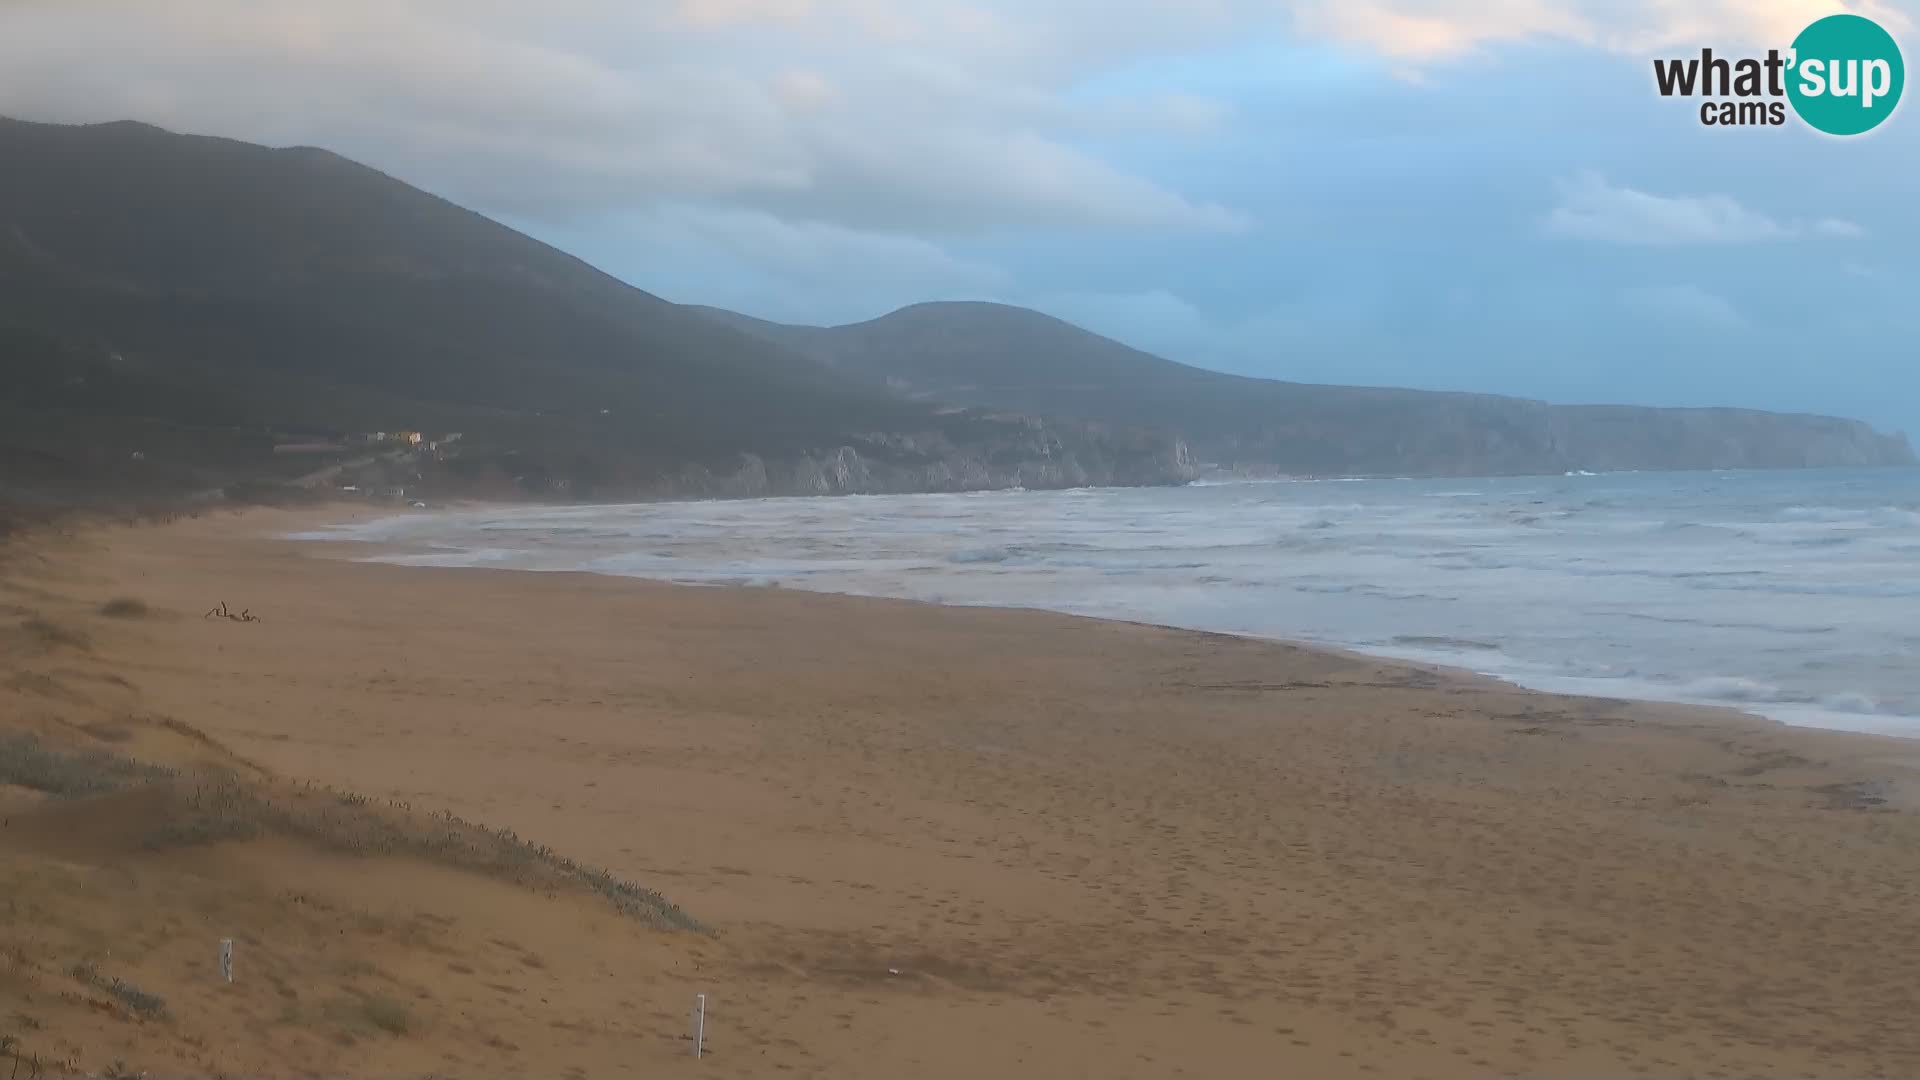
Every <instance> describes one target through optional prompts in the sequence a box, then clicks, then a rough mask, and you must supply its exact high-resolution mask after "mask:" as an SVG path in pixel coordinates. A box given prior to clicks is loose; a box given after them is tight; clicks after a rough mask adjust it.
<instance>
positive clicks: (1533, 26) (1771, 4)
mask: <svg viewBox="0 0 1920 1080" xmlns="http://www.w3.org/2000/svg"><path fill="white" fill-rule="evenodd" d="M1845 11H1852V12H1854V13H1856V14H1860V15H1866V16H1868V17H1870V18H1874V19H1877V20H1879V21H1880V22H1881V23H1882V25H1885V26H1887V27H1888V28H1889V29H1890V30H1893V31H1894V32H1895V33H1900V32H1903V31H1905V30H1908V29H1911V27H1912V20H1911V19H1909V18H1908V17H1907V15H1906V14H1905V13H1904V12H1902V11H1900V10H1899V9H1898V8H1896V7H1894V6H1892V5H1890V4H1887V3H1883V2H1878V0H1862V2H1856V3H1842V2H1840V0H1308V2H1304V3H1301V4H1299V5H1298V18H1299V22H1300V25H1301V27H1302V28H1304V29H1306V30H1307V31H1309V32H1311V33H1314V34H1317V35H1321V36H1324V37H1327V38H1331V39H1333V40H1336V41H1341V42H1345V43H1348V44H1351V45H1355V46H1359V47H1363V48H1366V49H1368V50H1371V51H1373V52H1377V53H1380V54H1382V55H1385V56H1388V57H1392V58H1395V59H1398V60H1403V61H1409V62H1415V63H1421V62H1427V63H1431V62H1443V61H1447V60H1453V59H1457V58H1459V57H1462V56H1465V55H1467V54H1470V53H1473V52H1476V51H1480V50H1482V49H1484V48H1486V47H1488V46H1491V45H1499V44H1505V43H1514V42H1526V41H1543V40H1544V41H1567V42H1573V43H1575V44H1579V45H1585V46H1589V47H1592V48H1598V49H1605V50H1608V51H1612V52H1622V53H1629V54H1633V55H1641V54H1644V53H1646V52H1648V51H1649V50H1652V49H1659V48H1667V47H1672V46H1683V47H1686V46H1691V47H1699V46H1703V45H1719V46H1722V47H1735V46H1753V45H1761V46H1769V45H1772V46H1784V45H1786V44H1787V43H1788V42H1789V41H1792V40H1793V37H1794V35H1795V34H1797V33H1799V32H1800V30H1801V29H1803V28H1804V27H1806V25H1807V24H1808V23H1811V22H1813V21H1814V20H1815V19H1819V18H1822V17H1824V16H1827V15H1833V14H1838V13H1840V12H1845ZM1413 70H1414V71H1416V72H1417V71H1418V68H1417V67H1416V68H1414V69H1413Z"/></svg>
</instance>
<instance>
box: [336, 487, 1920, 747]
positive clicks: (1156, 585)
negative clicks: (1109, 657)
mask: <svg viewBox="0 0 1920 1080" xmlns="http://www.w3.org/2000/svg"><path fill="white" fill-rule="evenodd" d="M302 535H303V536H304V537H309V538H324V539H330V540H339V539H354V540H365V541H372V542H378V543H382V544H387V545H401V547H402V550H398V551H395V550H393V549H386V550H385V551H383V552H382V553H379V554H374V555H370V556H369V557H370V558H374V559H378V560H381V561H387V562H397V563H411V564H421V565H434V566H491V567H511V568H518V569H528V570H587V571H592V572H595V573H602V574H615V575H627V576H633V577H643V578H654V579H659V580H662V581H673V582H683V583H691V584H708V585H712V584H739V585H763V586H764V585H777V586H781V587H786V588H799V589H812V590H819V591H823V592H836V593H853V594H859V595H870V596H891V597H902V598H908V599H916V600H928V601H936V602H939V603H945V604H992V605H1004V606H1010V607H1033V608H1045V609H1050V610H1054V611H1063V612H1070V613H1075V614H1082V615H1095V616H1104V617H1112V618H1122V619H1132V620H1138V621H1142V622H1152V623H1162V624H1167V625H1172V626H1181V627H1189V628H1194V629H1204V630H1214V631H1221V632H1226V633H1235V634H1246V635H1252V636H1258V637H1270V638H1283V639H1290V640H1301V641H1310V642H1319V643H1325V644H1329V645H1336V646H1341V647H1344V648H1349V649H1355V650H1359V651H1363V652H1368V653H1374V654H1378V655H1382V656H1390V657H1399V658H1404V659H1410V660H1418V661H1423V662H1429V663H1438V664H1446V665H1450V666H1454V667H1461V668H1468V669H1471V670H1473V671H1477V672H1481V673H1484V674H1487V675H1492V676H1497V677H1499V678H1503V679H1507V680H1510V681H1512V682H1515V683H1519V684H1521V685H1525V686H1530V687H1535V688H1539V689H1544V690H1555V691H1564V692H1569V693H1579V694H1594V695H1601V696H1607V697H1626V698H1642V699H1651V700H1660V701H1676V702H1688V703H1696V704H1707V705H1726V706H1734V707H1738V708H1741V709H1745V710H1748V711H1750V712H1755V713H1759V714H1762V715H1765V716H1769V717H1773V718H1775V719H1778V720H1781V721H1783V722H1786V723H1790V724H1798V725H1806V726H1812V727H1823V728H1837V729H1846V730H1854V731H1867V732H1878V733H1883V734H1896V735H1907V736H1920V470H1916V469H1880V470H1859V471H1806V472H1716V473H1635V474H1614V475H1600V476H1589V475H1574V476H1564V477H1519V478H1500V479H1484V480H1457V479H1450V480H1353V481H1286V482H1262V483H1220V484H1196V485H1192V486H1188V487H1184V488H1153V489H1141V488H1136V489H1098V490H1075V491H1050V492H1025V491H1006V492H985V493H977V494H964V495H883V496H847V497H840V498H783V499H757V500H748V501H708V502H682V503H648V504H638V505H623V506H574V507H514V508H495V509H485V510H459V511H438V512H414V513H409V514H403V515H399V516H395V517H391V518H385V519H381V520H377V521H373V522H368V523H363V524H359V525H354V526H348V527H343V528H340V529H333V530H326V531H324V532H321V533H308V534H302Z"/></svg>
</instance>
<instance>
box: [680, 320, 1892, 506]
mask: <svg viewBox="0 0 1920 1080" xmlns="http://www.w3.org/2000/svg"><path fill="white" fill-rule="evenodd" d="M702 310H704V311H705V312H706V313H707V315H708V316H709V317H710V318H712V319H713V320H714V321H715V322H716V324H720V325H726V326H731V327H734V328H736V329H740V330H743V331H746V332H748V333H751V334H755V335H758V336H759V337H761V338H762V339H764V340H766V341H769V342H773V343H777V344H780V345H783V346H786V347H788V348H790V349H792V350H794V351H796V352H799V353H803V354H805V355H806V356H808V357H810V358H812V359H813V360H815V361H818V362H819V363H821V364H823V365H825V366H827V367H828V368H830V369H832V370H834V371H837V372H840V373H842V374H845V375H848V376H851V377H854V378H859V379H864V380H866V381H867V382H868V383H869V384H871V385H875V386H884V387H887V388H889V389H891V390H893V391H895V392H897V393H901V394H904V395H907V396H910V397H913V398H917V399H921V400H926V401H936V402H944V403H949V404H955V405H968V406H981V407H988V408H999V409H1013V410H1018V411H1021V412H1034V413H1043V414H1047V415H1054V416H1069V417H1077V418H1080V419H1084V420H1091V421H1100V422H1106V423H1114V424H1123V425H1135V426H1147V427H1155V428H1159V429H1163V430H1167V431H1170V432H1171V433H1172V434H1175V435H1177V436H1179V437H1180V438H1182V439H1183V440H1184V441H1185V442H1186V443H1187V444H1188V445H1189V446H1190V447H1191V448H1192V450H1193V452H1194V454H1195V455H1197V456H1198V457H1200V458H1201V459H1203V460H1205V461H1208V462H1214V463H1218V464H1220V465H1222V466H1225V467H1228V468H1230V469H1235V470H1239V471H1275V470H1277V471H1283V472H1290V473H1304V474H1316V475H1395V476H1406V475H1446V474H1452V475H1492V474H1503V473H1542V472H1549V473H1551V472H1564V471H1569V470H1576V469H1586V470H1593V471H1611V470H1624V469H1717V468H1802V467H1815V466H1843V465H1899V464H1913V463H1914V460H1915V459H1914V454H1913V450H1912V448H1911V447H1910V446H1909V445H1908V444H1907V442H1906V440H1905V438H1904V437H1902V436H1889V435H1882V434H1879V433H1877V432H1875V431H1873V430H1872V429H1871V428H1870V427H1868V426H1867V425H1865V424H1862V423H1859V422H1857V421H1852V420H1842V419H1836V418H1833V417H1823V416H1805V415H1788V414H1778V413H1766V412H1757V411H1751V410H1741V409H1653V408H1639V407H1631V406H1581V405H1572V406H1569V405H1548V404H1546V403H1544V402H1538V401H1529V400H1524V399H1518V398H1509V397H1497V396H1493V395H1487V394H1460V393H1435V392H1429V391H1417V390H1392V389H1379V388H1371V387H1355V386H1320V385H1311V384H1303V383H1290V382H1279V381H1274V380H1269V379H1253V378H1246V377H1242V376H1237V375H1227V374H1222V373H1220V372H1214V371H1207V370H1204V369H1201V368H1194V367H1188V366H1187V365H1184V364H1179V363H1175V362H1174V361H1171V360H1166V359H1163V358H1161V357H1158V356H1154V355H1152V354H1150V353H1146V352H1142V351H1140V350H1138V349H1134V348H1129V347H1128V346H1126V345H1123V344H1121V343H1119V342H1117V341H1113V340H1110V339H1108V338H1104V337H1101V336H1099V335H1097V334H1093V333H1090V332H1088V331H1086V330H1082V329H1081V328H1079V327H1077V326H1073V325H1071V324H1069V323H1065V322H1062V321H1060V320H1059V319H1055V318H1051V317H1049V316H1046V315H1042V314H1040V313H1039V312H1035V311H1029V310H1026V309H1024V308H1017V307H1008V306H1005V305H1001V304H988V303H931V304H916V305H914V306H912V307H907V308H902V309H901V310H899V311H896V312H894V313H892V314H890V315H886V316H883V317H881V318H878V319H874V320H872V321H870V322H863V323H855V324H852V325H849V326H836V327H815V326H788V325H782V324H779V323H771V322H766V321H764V320H760V319H754V318H749V317H747V316H743V315H737V314H735V313H732V312H726V311H721V310H719V309H715V308H706V309H702Z"/></svg>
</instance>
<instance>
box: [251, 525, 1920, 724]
mask: <svg viewBox="0 0 1920 1080" xmlns="http://www.w3.org/2000/svg"><path fill="white" fill-rule="evenodd" d="M1088 490H1093V489H1088ZM845 497H846V498H860V497H861V496H845ZM871 497H873V498H884V497H889V496H871ZM780 498H781V499H782V500H800V499H806V498H809V497H807V496H786V497H780ZM716 501H721V500H670V501H667V502H665V503H661V504H658V505H697V504H701V503H706V502H716ZM761 501H768V500H761ZM652 505H656V504H655V503H617V504H606V505H605V506H604V507H602V506H601V505H600V504H573V505H571V506H565V507H554V506H542V507H537V508H534V507H521V506H520V505H519V504H511V503H506V504H463V505H457V506H453V505H450V506H445V507H435V508H433V509H431V510H427V511H420V512H391V513H385V514H378V513H376V514H375V515H373V516H372V518H371V519H369V520H366V521H359V520H357V515H356V521H355V524H356V526H359V527H364V526H370V525H378V524H380V523H382V522H384V521H390V520H391V521H398V520H403V519H407V518H413V517H419V516H426V515H436V514H437V515H447V514H460V513H468V512H492V513H498V512H503V511H506V512H511V511H513V510H517V509H526V510H527V511H528V512H529V513H540V512H552V511H553V510H555V509H579V510H583V511H587V510H599V509H611V510H618V509H621V508H623V507H632V506H652ZM338 527H339V526H338V523H334V524H331V525H326V524H323V525H321V526H320V527H319V528H318V529H312V528H309V529H307V530H304V531H297V532H291V533H283V534H277V535H276V536H275V537H274V538H275V539H279V540H284V541H287V542H291V543H302V544H314V545H325V546H328V547H329V548H330V549H334V550H337V551H338V552H340V553H341V554H340V557H343V558H347V559H348V561H353V562H369V563H382V564H386V565H396V566H414V567H437V568H443V569H477V570H524V571H526V572H530V573H587V574H595V575H598V576H601V577H606V578H611V579H628V580H636V581H648V582H654V583H657V584H663V585H672V586H684V587H722V588H763V587H772V588H789V589H797V590H800V591H806V592H814V593H818V594H820V595H833V596H853V597H873V598H884V599H892V600H910V601H916V602H927V603H933V604H935V605H936V606H943V607H980V608H990V609H992V610H1004V611H1046V612H1051V613H1054V614H1062V615H1074V616H1078V617H1084V618H1091V619H1103V620H1108V621H1114V622H1124V623H1132V624H1136V625H1141V626H1150V627H1159V628H1164V629H1168V630H1181V631H1191V632H1195V633H1212V634H1225V635H1227V636H1231V637H1238V638H1244V639H1246V640H1250V641H1261V642H1268V643H1272V644H1278V645H1289V646H1295V647H1299V648H1307V649H1320V650H1325V651H1328V652H1332V653H1337V654H1354V655H1358V656H1364V657H1368V658H1371V659H1374V660H1383V661H1389V662H1394V663H1404V664H1411V665H1415V666H1418V667H1423V668H1433V669H1443V670H1447V671H1452V672H1457V673H1460V674H1465V675H1471V676H1474V677H1478V678H1486V679H1492V680H1495V681H1497V682H1499V683H1501V684H1504V685H1506V686H1510V687H1514V688H1518V689H1523V690H1529V691H1534V692H1538V693H1544V694H1553V695H1561V696H1570V697H1587V698H1598V699H1618V700H1627V701H1636V702H1642V703H1646V704H1650V705H1662V706H1673V707H1679V708H1694V709H1708V710H1716V711H1722V712H1730V713H1734V714H1738V715H1741V716H1745V717H1750V718H1753V719H1755V720H1758V721H1761V722H1765V723H1771V724H1779V725H1784V726H1787V727H1791V728H1795V729H1799V730H1807V731H1826V732H1834V733H1844V734H1852V735H1862V736H1867V737H1871V738H1881V739H1896V740H1903V741H1914V740H1920V716H1907V715H1901V714H1896V713H1856V712H1846V711H1842V710H1838V709H1835V708H1830V707H1826V706H1823V705H1821V704H1819V703H1817V702H1814V701H1800V702H1795V701H1777V702H1768V701H1760V700H1740V699H1724V698H1715V697H1708V696H1702V695H1699V694H1687V693H1684V692H1683V691H1684V689H1685V685H1687V684H1683V685H1681V686H1677V687H1673V688H1672V689H1671V691H1669V689H1668V688H1667V687H1665V686H1663V685H1662V684H1660V683H1658V682H1653V681H1648V680H1643V679H1633V678H1628V677H1624V676H1622V677H1607V676H1576V675H1559V674H1539V675H1533V676H1529V675H1525V674H1517V673H1513V672H1506V671H1488V670H1482V669H1480V668H1477V667H1474V666H1471V664H1470V662H1469V661H1470V658H1469V657H1464V656H1463V657H1459V658H1453V657H1442V658H1431V657H1429V656H1426V655H1423V653H1426V652H1427V651H1428V650H1422V649H1410V648H1402V647H1398V646H1391V645H1388V646H1380V647H1377V648H1376V647H1368V646H1365V645H1355V644H1351V643H1347V642H1337V641H1325V640H1316V639H1312V638H1300V637H1289V636H1285V635H1273V634H1262V633H1255V632H1244V631H1235V630H1228V629H1219V628H1215V627H1208V626H1204V625H1188V624H1181V623H1169V622H1158V621H1154V620H1153V619H1151V618H1129V617H1126V616H1121V615H1110V614H1102V613H1098V612H1087V611H1069V610H1066V609H1063V608H1059V607H1047V606H1042V605H1008V604H996V603H988V602H981V603H966V602H954V601H949V600H928V601H920V600H919V598H916V597H911V596H902V595H898V594H891V593H864V592H851V591H844V590H838V589H827V588H818V589H816V588H811V587H809V586H807V585H805V584H787V583H781V582H777V581H776V582H771V583H769V584H767V585H760V584H750V583H743V582H726V581H715V582H707V581H689V580H681V579H676V578H673V577H668V576H651V575H648V574H645V573H627V572H621V571H608V570H598V569H591V568H586V567H579V566H567V567H525V566H521V567H515V566H494V565H488V564H487V563H486V562H485V561H471V560H470V556H471V554H472V552H471V551H464V552H463V551H460V550H447V549H442V548H437V547H434V546H431V545H426V544H417V543H408V542H401V541H391V540H379V539H372V540H368V539H359V538H355V537H352V536H338V537H332V536H327V535H326V533H327V532H328V531H332V530H333V529H335V528H338ZM352 551H359V552H363V553H368V554H365V555H364V556H363V557H349V556H348V554H347V553H348V552H352ZM423 558H424V559H445V560H447V561H431V562H429V561H416V560H417V559H423ZM462 559H468V560H469V561H461V560H462ZM1724 678H1727V677H1726V676H1724V675H1723V674H1722V673H1718V672H1706V673H1702V674H1700V675H1697V676H1695V681H1713V680H1721V679H1724ZM1734 678H1735V679H1739V678H1742V677H1738V676H1736V677H1734Z"/></svg>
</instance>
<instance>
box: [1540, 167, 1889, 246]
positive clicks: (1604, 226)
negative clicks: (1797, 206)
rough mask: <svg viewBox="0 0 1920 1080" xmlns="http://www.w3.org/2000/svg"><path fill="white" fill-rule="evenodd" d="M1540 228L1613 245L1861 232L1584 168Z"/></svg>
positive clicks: (1827, 220)
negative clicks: (1652, 188)
mask: <svg viewBox="0 0 1920 1080" xmlns="http://www.w3.org/2000/svg"><path fill="white" fill-rule="evenodd" d="M1542 228H1543V229H1544V230H1545V231H1546V232H1547V233H1549V234H1551V235H1555V236H1561V237H1568V238H1571V239H1576V240H1594V241H1600V242H1603V243H1609V244H1638V245H1684V244H1751V243H1762V242H1766V241H1775V240H1791V239H1794V238H1797V237H1802V236H1808V235H1817V236H1832V237H1854V236H1860V235H1862V233H1863V230H1862V229H1861V228H1860V226H1858V225H1856V224H1854V223H1852V222H1850V221H1842V220H1840V219H1838V218H1821V219H1818V220H1815V221H1811V222H1808V221H1797V220H1790V221H1782V220H1779V219H1776V218H1773V217H1769V216H1768V215H1766V214H1763V213H1761V212H1759V211H1757V210H1752V209H1749V208H1748V207H1746V206H1743V205H1741V203H1740V202H1739V201H1738V200H1736V199H1734V198H1733V197H1732V196H1729V195H1654V194H1651V193H1649V192H1645V191H1639V190H1636V189H1634V188H1629V187H1621V186H1616V185H1614V184H1611V183H1609V182H1608V181H1607V179H1606V178H1605V177H1603V176H1601V175H1599V174H1598V173H1583V174H1581V175H1579V176H1577V177H1575V178H1574V179H1572V180H1568V181H1564V182H1562V183H1561V185H1560V204H1559V205H1558V206H1556V207H1554V208H1553V210H1552V211H1550V212H1549V213H1548V214H1547V216H1546V219H1545V220H1544V222H1543V223H1542Z"/></svg>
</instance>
